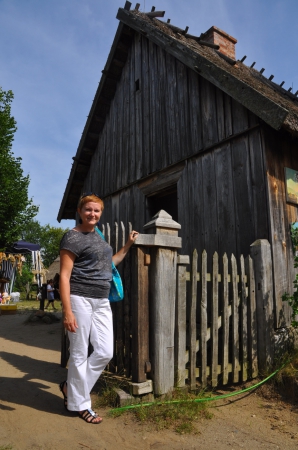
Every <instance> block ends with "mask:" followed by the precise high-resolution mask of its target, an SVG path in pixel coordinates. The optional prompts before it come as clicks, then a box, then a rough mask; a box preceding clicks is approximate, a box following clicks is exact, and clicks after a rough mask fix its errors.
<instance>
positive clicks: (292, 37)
mask: <svg viewBox="0 0 298 450" xmlns="http://www.w3.org/2000/svg"><path fill="white" fill-rule="evenodd" d="M139 2H140V4H141V7H140V10H141V11H144V10H145V11H151V7H152V6H153V5H154V6H155V7H156V10H165V11H166V14H165V18H164V20H166V19H168V18H170V19H171V23H172V24H173V25H177V26H180V27H181V28H185V27H186V26H189V33H191V34H194V35H200V34H201V33H202V32H205V31H207V29H209V28H210V27H211V26H212V25H215V26H217V27H219V28H221V29H223V30H224V31H226V32H227V33H229V34H230V35H232V36H233V37H235V38H236V39H237V40H238V43H237V45H236V57H237V58H239V59H241V58H242V57H243V56H244V55H247V59H246V61H245V63H246V64H247V65H251V64H252V62H254V61H256V65H255V68H256V69H257V70H260V69H261V68H263V67H264V68H265V69H266V70H265V72H264V74H263V75H265V76H267V77H269V76H270V75H271V74H273V75H274V81H275V82H277V83H279V84H280V83H281V82H282V81H285V84H284V88H285V89H288V88H289V87H292V88H293V92H296V91H297V90H298V72H297V55H298V27H297V13H298V1H297V0H271V1H270V2H268V0H258V1H257V0H251V1H247V0H213V1H212V0H209V1H208V2H206V1H201V0H188V1H184V2H181V1H178V0H167V1H166V0H152V1H150V2H149V1H148V0H146V1H144V0H143V1H142V0H139ZM124 3H125V1H124V0H107V1H105V2H104V1H102V0H0V86H1V87H2V88H3V89H4V90H9V89H11V90H12V91H13V92H14V96H15V98H14V101H13V106H12V113H13V115H14V117H15V119H16V121H17V126H18V131H17V133H16V135H15V141H14V144H13V152H14V154H15V156H21V157H22V159H23V161H22V167H23V170H24V174H26V175H27V174H29V175H30V179H31V182H30V188H29V195H30V196H31V197H33V200H34V203H35V204H37V205H39V208H40V210H39V214H38V216H37V217H36V219H37V220H38V221H39V222H40V223H41V224H42V225H45V224H47V223H49V224H51V225H52V226H62V227H71V226H73V222H72V221H62V222H61V224H60V225H59V224H58V222H57V219H56V218H57V214H58V211H59V207H60V203H61V199H62V196H63V193H64V190H65V187H66V183H67V179H68V176H69V173H70V169H71V164H72V157H73V156H74V155H75V154H76V150H77V147H78V144H79V140H80V136H81V134H82V132H83V128H84V125H85V121H86V118H87V115H88V113H89V110H90V107H91V104H92V100H93V98H94V95H95V91H96V89H97V86H98V82H99V80H100V77H101V70H102V69H103V68H104V65H105V62H106V59H107V56H108V53H109V51H110V48H111V45H112V42H113V38H114V35H115V32H116V29H117V26H118V20H117V19H116V15H117V10H118V8H119V7H123V6H124ZM136 3H137V2H133V3H132V7H133V8H134V6H135V4H136Z"/></svg>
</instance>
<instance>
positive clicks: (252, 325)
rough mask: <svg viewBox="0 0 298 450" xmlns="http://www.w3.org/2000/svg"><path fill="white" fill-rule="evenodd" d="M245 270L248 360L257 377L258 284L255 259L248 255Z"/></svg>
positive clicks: (251, 372) (253, 374)
mask: <svg viewBox="0 0 298 450" xmlns="http://www.w3.org/2000/svg"><path fill="white" fill-rule="evenodd" d="M245 271H246V274H247V288H248V311H247V315H248V321H247V322H248V327H247V342H248V361H249V365H250V376H251V378H256V377H257V376H258V328H257V310H256V286H255V274H254V267H253V260H252V258H251V257H250V256H249V255H248V256H247V257H246V258H245Z"/></svg>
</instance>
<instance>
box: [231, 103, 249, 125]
mask: <svg viewBox="0 0 298 450" xmlns="http://www.w3.org/2000/svg"><path fill="white" fill-rule="evenodd" d="M232 120H233V134H236V133H240V132H241V131H243V130H247V128H248V114H247V109H246V108H245V107H244V106H243V105H242V104H241V103H239V102H238V101H235V100H234V99H232Z"/></svg>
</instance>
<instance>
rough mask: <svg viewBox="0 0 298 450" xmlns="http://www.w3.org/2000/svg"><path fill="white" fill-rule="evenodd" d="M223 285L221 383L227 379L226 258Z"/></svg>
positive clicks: (227, 287)
mask: <svg viewBox="0 0 298 450" xmlns="http://www.w3.org/2000/svg"><path fill="white" fill-rule="evenodd" d="M222 267H223V272H222V276H223V284H222V297H223V304H222V383H223V384H224V385H225V384H227V383H228V379H229V285H228V269H229V268H228V257H227V254H226V253H225V254H224V256H223V266H222Z"/></svg>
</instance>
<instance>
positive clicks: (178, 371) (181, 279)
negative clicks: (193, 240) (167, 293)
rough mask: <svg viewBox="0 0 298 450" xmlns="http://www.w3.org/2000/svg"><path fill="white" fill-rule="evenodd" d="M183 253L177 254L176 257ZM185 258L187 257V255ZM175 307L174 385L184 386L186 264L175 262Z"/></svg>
mask: <svg viewBox="0 0 298 450" xmlns="http://www.w3.org/2000/svg"><path fill="white" fill-rule="evenodd" d="M183 256H184V255H179V256H178V258H179V257H180V259H181V257H183ZM185 256H187V258H188V259H189V256H188V255H185ZM176 293H177V294H176V307H175V363H174V367H175V386H176V387H183V386H185V376H184V374H185V349H186V265H185V264H183V263H179V261H178V263H177V289H176Z"/></svg>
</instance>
